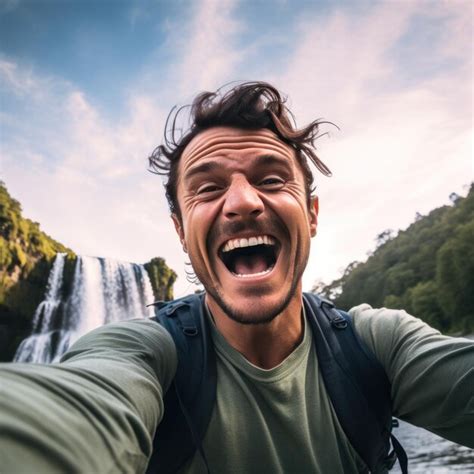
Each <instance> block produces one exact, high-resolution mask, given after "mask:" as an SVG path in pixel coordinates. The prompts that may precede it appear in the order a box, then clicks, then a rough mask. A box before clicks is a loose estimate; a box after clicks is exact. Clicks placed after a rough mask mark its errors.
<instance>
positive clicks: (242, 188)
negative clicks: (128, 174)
mask: <svg viewBox="0 0 474 474" xmlns="http://www.w3.org/2000/svg"><path fill="white" fill-rule="evenodd" d="M178 172H179V178H178V186H177V195H178V203H179V207H180V210H181V218H178V217H177V216H173V221H174V223H175V226H176V230H177V232H178V234H179V236H180V239H181V243H182V245H183V248H184V250H185V251H186V252H187V253H188V254H189V258H190V260H191V264H192V266H193V268H194V271H195V273H196V275H197V276H198V278H199V280H200V281H201V283H202V284H203V285H204V287H205V289H206V291H207V296H206V298H208V300H207V301H208V304H209V305H210V306H211V307H212V306H214V305H215V304H217V305H218V306H219V307H220V308H221V309H222V310H223V311H224V313H226V315H227V316H228V317H230V318H232V319H233V320H235V321H238V322H241V323H263V322H268V321H271V320H272V319H273V318H274V317H275V316H277V315H278V314H280V313H281V312H282V311H283V309H285V308H286V306H287V305H288V304H289V303H290V302H291V301H292V300H293V299H295V298H299V299H300V300H301V276H302V274H303V270H304V268H305V266H306V263H307V260H308V255H309V248H310V237H312V236H314V235H315V234H316V224H317V200H316V199H315V200H313V202H312V205H311V207H310V209H308V206H307V199H306V191H305V185H304V179H303V174H302V172H301V169H300V167H299V165H298V163H297V161H296V158H295V152H294V150H293V149H292V148H291V147H289V146H288V145H286V144H285V143H284V142H282V141H281V140H279V138H278V137H277V136H276V135H275V134H274V133H272V132H271V131H269V130H266V129H261V130H256V131H255V130H241V129H235V128H230V127H215V128H211V129H208V130H206V131H204V132H202V133H200V134H199V135H197V136H196V137H195V138H194V139H193V140H192V141H191V142H190V143H189V145H188V146H187V147H186V149H185V150H184V152H183V155H182V157H181V161H180V164H179V170H178Z"/></svg>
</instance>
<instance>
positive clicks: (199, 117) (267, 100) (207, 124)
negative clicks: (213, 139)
mask: <svg viewBox="0 0 474 474" xmlns="http://www.w3.org/2000/svg"><path fill="white" fill-rule="evenodd" d="M285 103H286V98H285V97H283V96H282V94H281V93H280V92H279V91H278V90H277V89H276V88H275V87H273V86H272V85H270V84H268V83H265V82H245V83H241V84H238V85H236V86H234V87H232V88H231V89H230V90H227V91H226V92H223V90H222V89H219V90H217V91H216V92H203V93H201V94H199V95H198V96H197V97H196V98H195V99H194V101H193V103H192V104H191V106H187V107H186V106H185V107H181V108H173V109H172V110H171V112H170V114H169V115H168V119H167V121H166V126H165V133H164V144H162V145H160V146H158V147H157V148H155V150H154V151H153V153H152V154H151V156H150V157H149V158H148V160H149V164H150V171H152V172H154V173H157V174H160V175H164V176H165V177H166V182H165V189H166V199H167V200H168V205H169V208H170V211H171V213H173V214H176V215H177V216H178V217H180V209H179V204H178V198H177V183H178V167H179V161H180V159H181V155H182V154H183V151H184V149H185V148H186V147H187V146H188V144H189V143H190V141H191V140H192V139H193V138H194V137H195V136H196V135H198V134H199V133H201V132H203V131H204V130H207V129H209V128H212V127H219V126H227V127H234V128H240V129H247V130H249V129H250V130H258V129H268V130H271V131H272V132H273V133H275V134H276V135H277V136H278V137H279V139H280V140H282V141H283V142H285V143H286V144H287V145H289V146H291V147H292V148H293V149H294V150H295V152H296V158H297V160H298V163H299V165H300V166H301V169H302V171H303V175H304V178H305V187H306V195H307V199H308V205H309V203H310V200H311V193H312V192H313V191H314V189H313V180H314V178H313V173H312V172H311V169H310V166H309V163H308V160H309V161H310V162H312V163H313V164H314V165H315V166H316V168H317V169H318V170H319V171H320V172H321V173H322V174H324V175H326V176H331V171H330V170H329V168H328V167H327V166H326V165H325V164H324V163H323V162H322V161H321V160H320V159H319V158H318V156H317V155H316V151H315V146H314V142H315V140H316V139H317V138H318V137H320V136H321V135H320V134H319V126H320V125H321V124H322V123H329V122H323V121H321V120H319V119H318V120H315V121H313V122H311V123H310V124H309V125H307V126H306V127H303V128H300V129H298V128H297V127H296V123H295V120H294V117H293V114H292V113H291V111H290V110H289V109H288V107H287V106H286V105H285ZM189 107H190V112H189V115H190V117H189V120H190V122H191V126H190V127H189V129H188V130H187V131H186V132H185V133H182V132H181V128H180V127H179V126H178V118H179V117H180V115H181V113H183V111H185V110H186V109H189Z"/></svg>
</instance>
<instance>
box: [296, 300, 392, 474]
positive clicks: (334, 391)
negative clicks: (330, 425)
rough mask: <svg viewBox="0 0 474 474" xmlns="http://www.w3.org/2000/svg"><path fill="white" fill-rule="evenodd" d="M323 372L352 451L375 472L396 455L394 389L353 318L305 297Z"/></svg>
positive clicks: (329, 305) (331, 305) (328, 303)
mask: <svg viewBox="0 0 474 474" xmlns="http://www.w3.org/2000/svg"><path fill="white" fill-rule="evenodd" d="M304 302H305V309H306V312H307V315H308V320H309V321H310V323H311V325H312V327H313V334H314V338H315V344H316V351H317V355H318V363H319V367H320V370H321V373H322V376H323V379H324V383H325V386H326V390H327V391H328V394H329V397H330V399H331V402H332V405H333V407H334V411H335V412H336V415H337V418H338V420H339V423H340V424H341V427H342V429H343V430H344V432H345V434H346V436H347V438H348V439H349V441H350V443H351V445H352V446H353V447H354V449H355V450H356V451H357V453H358V454H359V455H360V457H361V458H362V460H363V461H364V462H365V463H366V465H367V466H368V467H369V469H370V470H371V471H377V469H379V468H380V467H381V466H382V465H383V463H384V461H385V458H386V457H387V453H388V451H389V449H390V431H391V401H390V383H389V381H388V378H387V376H386V374H385V372H384V370H383V367H382V366H381V365H380V363H379V362H378V361H377V360H376V359H375V357H374V356H373V355H372V354H371V353H370V352H369V351H368V349H367V348H366V347H365V346H364V345H363V344H362V342H361V341H360V340H359V338H358V336H357V335H356V333H355V332H354V330H353V327H352V323H351V318H350V315H348V314H347V313H344V312H341V311H338V310H336V309H335V308H334V305H333V304H332V303H330V302H329V301H326V300H323V299H321V298H319V297H317V296H316V295H312V294H305V295H304Z"/></svg>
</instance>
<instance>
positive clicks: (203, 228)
mask: <svg viewBox="0 0 474 474" xmlns="http://www.w3.org/2000/svg"><path fill="white" fill-rule="evenodd" d="M220 207H221V205H220V203H219V202H207V203H206V202H201V203H194V204H192V205H191V206H189V207H188V208H187V209H186V216H187V218H186V219H185V220H184V231H185V236H186V243H187V245H188V251H191V253H193V254H198V255H199V257H198V258H201V259H202V258H206V257H205V256H206V255H207V245H206V244H207V237H208V234H209V231H210V229H211V227H212V225H213V224H214V222H215V220H216V218H217V216H218V214H219V209H220ZM198 255H190V257H191V258H192V257H194V256H196V257H197V256H198Z"/></svg>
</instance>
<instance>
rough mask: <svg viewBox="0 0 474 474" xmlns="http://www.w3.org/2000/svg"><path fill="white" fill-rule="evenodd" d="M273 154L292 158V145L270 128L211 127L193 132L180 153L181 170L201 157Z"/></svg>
mask: <svg viewBox="0 0 474 474" xmlns="http://www.w3.org/2000/svg"><path fill="white" fill-rule="evenodd" d="M261 155H275V156H277V157H279V158H280V159H287V160H289V161H290V162H294V161H295V152H294V150H293V148H291V147H290V146H289V145H287V144H286V143H285V142H283V141H281V140H280V139H279V138H278V136H277V135H275V134H274V133H273V132H272V131H271V130H267V129H259V130H243V129H239V128H232V127H213V128H210V129H208V130H205V131H204V132H201V133H200V134H198V135H196V136H195V137H194V138H193V139H192V140H191V141H190V142H189V144H188V146H187V147H186V148H185V149H184V151H183V154H182V156H181V163H180V168H181V170H182V171H184V170H186V169H189V168H190V167H193V166H194V165H196V164H198V162H201V161H203V160H206V159H209V160H212V159H218V158H236V159H238V158H241V157H242V156H245V157H248V158H251V157H253V156H261Z"/></svg>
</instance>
